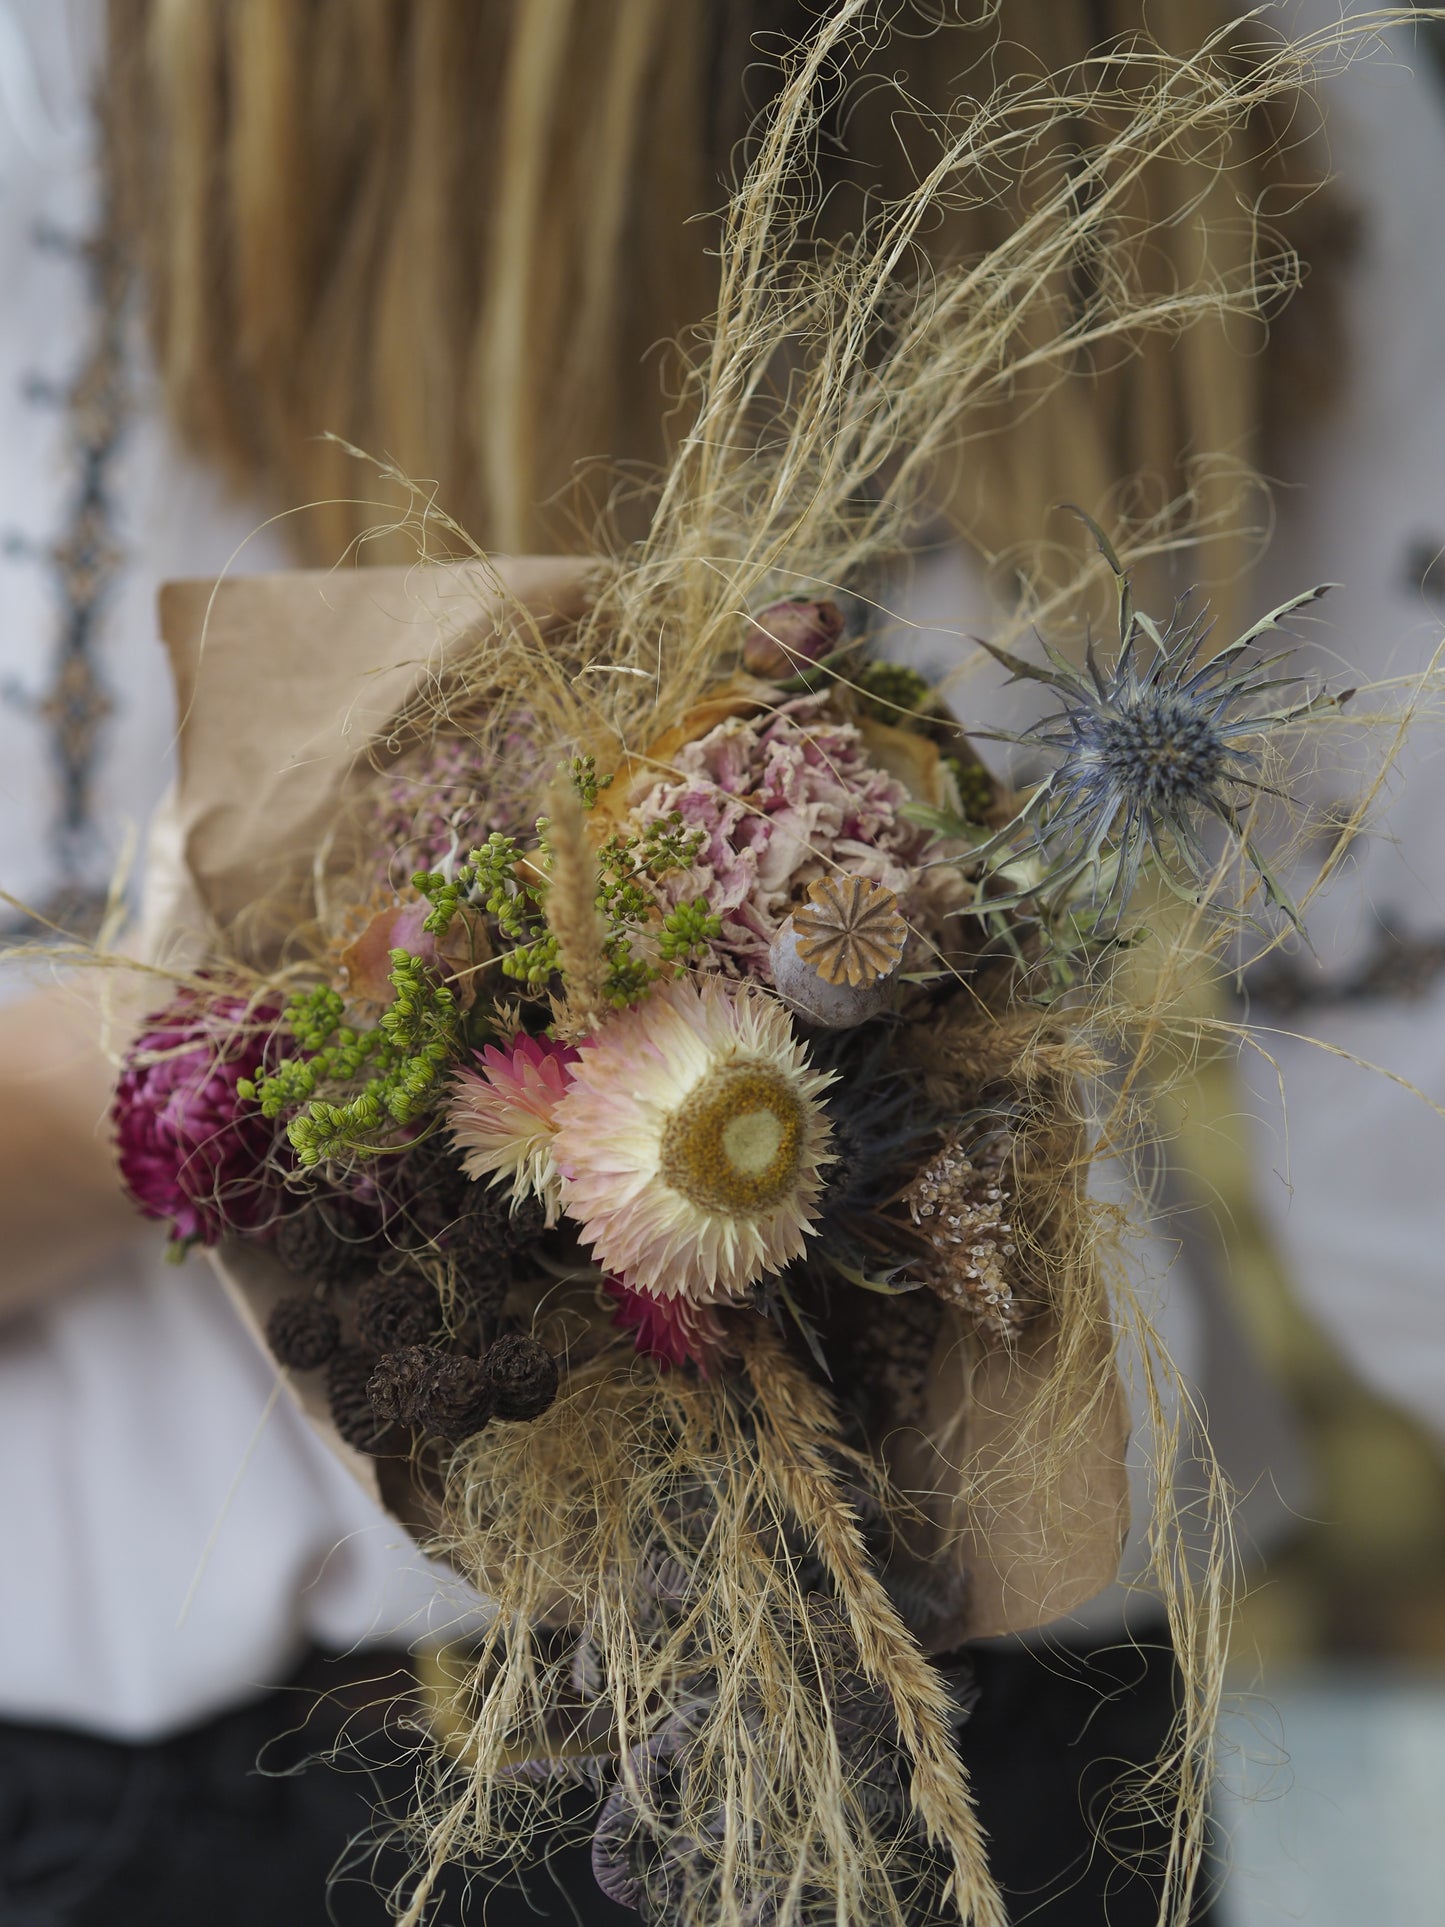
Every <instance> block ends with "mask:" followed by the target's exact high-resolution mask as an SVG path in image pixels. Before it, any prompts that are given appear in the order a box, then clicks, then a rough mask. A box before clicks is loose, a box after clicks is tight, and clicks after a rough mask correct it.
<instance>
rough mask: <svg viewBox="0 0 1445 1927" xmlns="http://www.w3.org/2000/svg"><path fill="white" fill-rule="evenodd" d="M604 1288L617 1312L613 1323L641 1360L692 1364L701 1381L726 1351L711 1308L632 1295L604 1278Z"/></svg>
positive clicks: (646, 1294)
mask: <svg viewBox="0 0 1445 1927" xmlns="http://www.w3.org/2000/svg"><path fill="white" fill-rule="evenodd" d="M602 1283H603V1287H604V1289H605V1290H606V1292H607V1295H608V1297H609V1298H610V1299H611V1300H612V1301H613V1304H614V1306H615V1307H616V1309H615V1310H614V1312H613V1315H612V1322H613V1324H614V1325H615V1326H616V1327H617V1329H618V1330H619V1331H630V1332H631V1333H632V1342H633V1344H634V1345H635V1347H636V1348H637V1350H638V1352H639V1353H640V1354H641V1355H642V1357H643V1358H652V1359H656V1361H657V1363H658V1364H659V1365H662V1366H677V1365H686V1364H689V1363H691V1364H694V1365H696V1366H697V1367H698V1369H699V1371H700V1372H701V1373H702V1375H703V1377H704V1378H706V1377H707V1375H708V1367H709V1365H710V1364H714V1363H716V1361H717V1356H718V1354H719V1352H721V1351H725V1350H726V1344H725V1341H724V1339H723V1329H722V1321H721V1320H720V1319H719V1317H718V1314H717V1312H716V1311H715V1310H714V1308H713V1307H712V1306H711V1305H695V1304H693V1303H692V1302H691V1301H690V1300H689V1299H686V1298H655V1297H654V1296H653V1295H652V1293H651V1292H650V1291H633V1290H632V1288H631V1286H629V1285H624V1284H623V1283H622V1282H621V1280H620V1279H617V1278H604V1279H603V1281H602Z"/></svg>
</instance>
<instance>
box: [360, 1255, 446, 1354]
mask: <svg viewBox="0 0 1445 1927" xmlns="http://www.w3.org/2000/svg"><path fill="white" fill-rule="evenodd" d="M440 1324H441V1306H440V1305H439V1304H438V1302H437V1295H436V1290H435V1288H434V1287H433V1286H432V1285H431V1284H430V1283H429V1282H428V1281H427V1280H426V1279H425V1278H422V1277H420V1276H419V1275H418V1274H417V1273H416V1272H409V1273H407V1274H406V1275H404V1276H403V1277H400V1278H373V1279H372V1281H371V1283H370V1284H368V1285H363V1286H362V1288H361V1290H360V1291H359V1292H358V1293H357V1294H356V1329H357V1332H358V1334H359V1336H360V1338H361V1340H362V1343H363V1344H365V1345H369V1346H370V1347H371V1349H372V1350H373V1351H377V1352H396V1351H400V1350H401V1349H402V1347H403V1346H404V1345H424V1344H425V1343H426V1341H427V1340H428V1339H429V1338H431V1337H433V1336H434V1335H435V1334H436V1332H437V1329H438V1328H439V1326H440Z"/></svg>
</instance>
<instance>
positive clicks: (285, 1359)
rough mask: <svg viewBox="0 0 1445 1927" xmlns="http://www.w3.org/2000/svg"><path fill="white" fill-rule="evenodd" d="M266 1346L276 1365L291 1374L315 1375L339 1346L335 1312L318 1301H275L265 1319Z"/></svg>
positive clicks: (300, 1299) (293, 1298) (292, 1299)
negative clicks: (269, 1314) (268, 1315)
mask: <svg viewBox="0 0 1445 1927" xmlns="http://www.w3.org/2000/svg"><path fill="white" fill-rule="evenodd" d="M266 1343H267V1344H268V1345H269V1346H270V1347H271V1351H272V1355H273V1356H274V1357H275V1360H276V1362H277V1364H278V1365H284V1366H285V1367H286V1368H287V1370H288V1371H292V1372H314V1371H317V1370H318V1369H319V1368H320V1367H321V1366H322V1365H324V1364H325V1363H326V1361H327V1359H328V1358H330V1357H331V1355H332V1353H333V1352H334V1351H335V1350H336V1347H337V1346H338V1345H339V1344H340V1343H341V1326H340V1323H339V1322H338V1320H337V1317H336V1313H335V1312H334V1311H329V1310H328V1309H327V1308H326V1306H325V1305H323V1304H322V1303H321V1302H320V1301H319V1300H318V1299H315V1298H305V1297H292V1298H278V1299H277V1301H276V1303H275V1304H274V1305H273V1306H272V1307H271V1316H270V1317H269V1318H268V1319H267V1320H266Z"/></svg>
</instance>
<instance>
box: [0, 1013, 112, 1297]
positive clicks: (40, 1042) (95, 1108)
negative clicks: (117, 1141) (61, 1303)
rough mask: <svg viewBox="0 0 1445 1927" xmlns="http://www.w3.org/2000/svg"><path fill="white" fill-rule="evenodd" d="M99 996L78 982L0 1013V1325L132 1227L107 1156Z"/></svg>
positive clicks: (107, 1072)
mask: <svg viewBox="0 0 1445 1927" xmlns="http://www.w3.org/2000/svg"><path fill="white" fill-rule="evenodd" d="M98 995H99V986H98V984H95V983H93V982H91V983H88V982H87V981H86V980H85V979H83V978H82V979H80V980H78V981H72V982H71V983H69V984H66V985H57V986H54V987H52V988H48V989H44V990H37V991H34V992H32V993H31V994H30V995H29V996H26V997H22V998H21V999H19V1000H18V1001H16V1002H14V1003H10V1004H7V1005H4V1006H3V1007H0V1318H4V1317H7V1316H11V1315H13V1314H14V1313H16V1312H19V1311H23V1310H25V1309H26V1308H27V1307H29V1306H30V1305H32V1304H35V1303H37V1302H39V1301H40V1300H42V1299H43V1298H45V1297H46V1296H47V1295H48V1294H49V1293H51V1292H53V1291H55V1290H56V1289H57V1288H58V1287H59V1286H60V1285H61V1284H62V1283H63V1282H64V1281H65V1279H66V1277H67V1275H68V1274H73V1273H76V1272H79V1271H81V1270H83V1269H84V1267H85V1264H86V1262H87V1260H90V1259H94V1258H98V1257H100V1256H101V1255H102V1254H103V1253H104V1252H105V1250H106V1249H107V1248H108V1247H109V1246H112V1245H114V1244H115V1243H116V1241H117V1240H118V1239H121V1238H124V1237H125V1235H126V1233H127V1232H128V1231H130V1230H133V1229H134V1227H135V1224H136V1222H137V1221H136V1218H135V1214H134V1211H133V1208H132V1207H131V1206H130V1205H129V1204H128V1203H127V1202H126V1199H125V1196H124V1194H123V1193H122V1191H121V1187H120V1180H119V1177H118V1175H117V1172H116V1166H115V1157H114V1153H113V1151H112V1148H111V1138H110V1127H109V1119H108V1114H109V1107H110V1093H111V1088H112V1085H113V1084H114V1081H115V1072H114V1069H113V1067H112V1066H111V1064H110V1063H109V1062H108V1061H107V1059H106V1057H105V1054H104V1052H103V1050H102V1047H101V1019H100V1014H99V1010H98V1008H97V999H98Z"/></svg>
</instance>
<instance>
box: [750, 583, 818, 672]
mask: <svg viewBox="0 0 1445 1927" xmlns="http://www.w3.org/2000/svg"><path fill="white" fill-rule="evenodd" d="M842 635H843V611H842V610H841V609H840V608H839V607H838V605H837V603H836V602H829V601H826V600H818V601H783V602H770V603H769V604H768V606H767V608H766V609H760V610H759V611H758V613H757V614H756V615H755V616H754V617H753V619H752V621H751V622H750V623H749V625H748V633H747V637H746V639H745V641H744V643H743V666H744V668H746V669H747V671H748V673H749V674H750V675H753V676H763V677H767V678H768V679H770V680H772V681H775V682H776V681H779V680H786V679H787V678H788V677H789V676H795V675H796V674H797V673H798V671H799V670H800V669H805V668H806V667H807V666H808V664H809V663H812V662H821V661H822V659H823V657H824V656H827V655H831V654H832V652H833V650H835V649H836V648H837V647H838V644H839V642H840V640H841V639H842Z"/></svg>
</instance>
